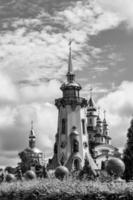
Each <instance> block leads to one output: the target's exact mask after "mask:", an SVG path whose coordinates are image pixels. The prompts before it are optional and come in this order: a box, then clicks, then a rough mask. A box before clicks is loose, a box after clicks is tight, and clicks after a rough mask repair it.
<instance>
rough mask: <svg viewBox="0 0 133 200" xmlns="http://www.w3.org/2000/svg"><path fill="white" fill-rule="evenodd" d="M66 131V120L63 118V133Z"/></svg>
mask: <svg viewBox="0 0 133 200" xmlns="http://www.w3.org/2000/svg"><path fill="white" fill-rule="evenodd" d="M65 132H66V120H65V119H62V134H65Z"/></svg>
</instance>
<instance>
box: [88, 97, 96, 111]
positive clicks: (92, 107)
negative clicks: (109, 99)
mask: <svg viewBox="0 0 133 200" xmlns="http://www.w3.org/2000/svg"><path fill="white" fill-rule="evenodd" d="M87 110H95V111H96V105H95V102H94V100H93V99H92V97H90V99H89V101H88V108H87Z"/></svg>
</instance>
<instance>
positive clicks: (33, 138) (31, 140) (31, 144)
mask: <svg viewBox="0 0 133 200" xmlns="http://www.w3.org/2000/svg"><path fill="white" fill-rule="evenodd" d="M33 123H34V122H33V120H32V121H31V130H30V135H29V147H30V148H34V147H35V142H36V136H35V132H34V128H33Z"/></svg>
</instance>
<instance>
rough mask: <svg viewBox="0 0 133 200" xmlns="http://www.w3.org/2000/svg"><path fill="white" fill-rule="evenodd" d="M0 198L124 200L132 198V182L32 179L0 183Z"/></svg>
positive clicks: (22, 199) (13, 199)
mask: <svg viewBox="0 0 133 200" xmlns="http://www.w3.org/2000/svg"><path fill="white" fill-rule="evenodd" d="M0 199H10V200H15V199H17V200H20V199H21V200H29V199H30V200H33V199H38V200H41V199H43V200H51V199H52V200H72V199H74V200H81V199H82V200H88V199H90V200H95V199H97V200H98V199H101V200H106V199H109V200H119V199H121V200H125V199H127V200H128V199H129V200H130V199H133V183H132V182H131V183H117V182H116V183H115V182H113V181H112V182H109V183H107V182H103V183H101V182H99V181H87V180H84V181H79V180H75V181H74V180H73V179H71V178H70V179H67V180H65V179H64V180H63V181H60V180H58V179H55V178H54V179H34V180H32V181H19V182H13V183H10V184H9V183H2V184H1V187H0Z"/></svg>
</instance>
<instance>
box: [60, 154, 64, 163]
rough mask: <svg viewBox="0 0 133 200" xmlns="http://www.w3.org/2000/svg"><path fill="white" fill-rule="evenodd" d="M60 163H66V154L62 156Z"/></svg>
mask: <svg viewBox="0 0 133 200" xmlns="http://www.w3.org/2000/svg"><path fill="white" fill-rule="evenodd" d="M60 163H61V165H64V163H65V158H64V155H63V156H62V158H61V160H60Z"/></svg>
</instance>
